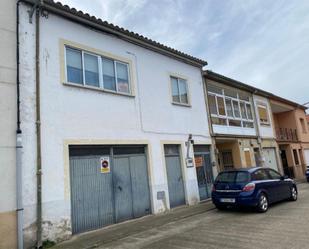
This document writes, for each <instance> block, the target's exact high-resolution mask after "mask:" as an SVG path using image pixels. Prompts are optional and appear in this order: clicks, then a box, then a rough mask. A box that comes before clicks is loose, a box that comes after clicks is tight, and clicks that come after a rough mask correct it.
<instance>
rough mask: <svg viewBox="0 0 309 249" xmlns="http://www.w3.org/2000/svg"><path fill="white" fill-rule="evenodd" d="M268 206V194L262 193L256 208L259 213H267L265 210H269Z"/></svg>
mask: <svg viewBox="0 0 309 249" xmlns="http://www.w3.org/2000/svg"><path fill="white" fill-rule="evenodd" d="M268 207H269V202H268V198H267V196H266V194H264V193H261V194H260V196H259V202H258V205H257V207H256V210H257V211H258V212H259V213H265V212H267V210H268Z"/></svg>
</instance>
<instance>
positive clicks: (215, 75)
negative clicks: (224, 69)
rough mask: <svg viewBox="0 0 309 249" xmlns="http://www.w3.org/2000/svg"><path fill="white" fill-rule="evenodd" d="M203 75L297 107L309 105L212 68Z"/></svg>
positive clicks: (304, 108)
mask: <svg viewBox="0 0 309 249" xmlns="http://www.w3.org/2000/svg"><path fill="white" fill-rule="evenodd" d="M203 76H204V77H206V78H208V79H211V80H217V81H219V82H220V83H223V84H226V85H228V86H231V87H235V88H239V89H241V90H246V91H248V92H250V93H252V94H256V95H260V96H263V97H266V98H270V99H273V100H277V101H280V102H284V103H286V104H289V105H292V106H294V107H296V108H301V109H303V110H307V109H308V107H306V106H304V105H301V104H298V103H296V102H294V101H291V100H289V99H285V98H283V97H280V96H277V95H275V94H273V93H270V92H267V91H265V90H262V89H259V88H256V87H254V86H250V85H248V84H245V83H243V82H240V81H238V80H234V79H232V78H229V77H227V76H224V75H222V74H218V73H216V72H213V71H210V70H204V71H203Z"/></svg>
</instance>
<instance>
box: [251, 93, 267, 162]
mask: <svg viewBox="0 0 309 249" xmlns="http://www.w3.org/2000/svg"><path fill="white" fill-rule="evenodd" d="M256 93H257V90H255V91H254V92H253V94H252V105H253V106H252V107H253V115H254V124H255V130H256V134H257V140H258V145H259V149H260V157H261V158H262V159H263V161H262V160H260V163H261V162H262V165H256V166H262V167H264V166H265V158H264V152H263V146H262V137H261V131H260V128H259V124H258V120H257V113H256V109H255V107H256V105H255V100H254V96H253V95H254V94H256ZM261 158H260V159H261Z"/></svg>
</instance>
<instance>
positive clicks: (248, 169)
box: [220, 167, 262, 173]
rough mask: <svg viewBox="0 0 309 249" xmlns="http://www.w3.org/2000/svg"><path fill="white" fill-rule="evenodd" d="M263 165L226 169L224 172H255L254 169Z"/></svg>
mask: <svg viewBox="0 0 309 249" xmlns="http://www.w3.org/2000/svg"><path fill="white" fill-rule="evenodd" d="M261 168H262V167H250V168H240V169H232V170H225V171H222V172H220V173H223V172H248V173H253V172H254V171H256V170H258V169H261Z"/></svg>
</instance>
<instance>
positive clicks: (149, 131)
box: [21, 9, 211, 242]
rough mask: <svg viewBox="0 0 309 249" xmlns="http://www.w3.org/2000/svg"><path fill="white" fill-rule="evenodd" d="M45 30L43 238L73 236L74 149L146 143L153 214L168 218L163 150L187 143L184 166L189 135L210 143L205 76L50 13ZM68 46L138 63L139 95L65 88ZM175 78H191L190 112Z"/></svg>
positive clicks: (193, 187)
mask: <svg viewBox="0 0 309 249" xmlns="http://www.w3.org/2000/svg"><path fill="white" fill-rule="evenodd" d="M22 18H23V26H22V30H21V35H22V39H23V48H22V66H23V71H22V78H23V81H24V82H26V83H25V84H23V86H22V96H23V102H22V121H23V130H24V140H25V142H24V154H23V161H24V162H25V165H24V168H25V174H24V202H25V228H26V237H27V240H28V241H30V242H31V238H33V234H34V231H35V226H34V222H35V212H34V210H35V204H36V188H35V184H36V174H35V167H36V141H35V71H34V68H33V65H34V64H35V63H34V49H35V43H34V30H35V25H34V24H35V22H33V24H29V23H28V21H27V20H28V19H27V18H28V16H27V13H26V9H25V10H24V13H23V16H22ZM40 25H41V36H40V43H41V46H40V68H41V71H40V75H41V76H40V81H41V125H42V167H43V170H42V172H43V175H42V181H43V186H42V190H43V221H44V224H43V228H44V239H46V238H49V239H51V240H56V241H57V240H59V239H65V238H67V237H68V236H70V234H71V230H70V229H71V227H70V226H71V224H70V208H71V207H70V190H69V188H70V182H69V180H70V179H69V177H68V153H67V146H68V144H85V143H86V144H124V143H126V144H134V143H147V144H148V145H149V147H148V148H149V150H150V153H149V155H150V157H149V164H150V166H151V167H150V168H151V169H150V172H149V174H150V175H151V177H150V179H151V182H150V185H151V186H150V188H151V196H152V200H151V201H152V208H153V211H154V213H158V212H162V211H164V210H165V205H164V203H163V202H162V201H161V200H160V201H158V200H156V193H157V191H162V190H163V191H165V192H166V194H167V201H168V189H167V179H166V173H165V160H164V154H163V147H162V144H164V143H177V144H181V145H182V147H181V148H182V159H183V162H184V160H185V155H186V147H185V144H184V142H185V141H186V140H187V138H188V134H189V133H191V134H193V138H194V139H195V140H196V141H199V143H202V144H211V139H210V137H209V129H208V122H207V115H206V108H205V101H204V95H203V85H202V78H201V72H200V69H199V68H195V67H193V66H190V65H187V64H184V63H182V62H179V61H176V60H173V59H171V58H169V57H165V56H163V55H160V54H156V53H154V52H151V51H148V50H145V49H143V48H141V47H138V46H135V45H132V44H129V43H127V42H124V41H122V40H119V39H117V38H115V37H112V36H108V35H105V34H102V33H99V32H95V31H93V30H90V29H88V28H86V27H83V26H80V25H77V24H74V23H72V22H69V21H66V20H64V19H61V18H59V17H56V16H54V15H51V14H50V15H49V16H48V19H45V18H41V22H40ZM61 39H65V40H69V41H72V42H75V43H79V44H83V45H85V46H88V47H91V48H93V49H97V50H101V51H105V52H108V53H110V54H113V55H115V56H120V57H125V58H127V59H128V60H131V61H132V69H133V70H132V71H133V72H132V73H133V74H132V75H133V82H134V88H135V96H133V97H128V96H120V95H115V94H110V93H105V92H102V91H96V90H89V89H82V88H76V87H72V86H67V85H64V84H63V83H64V82H62V80H61V68H60V67H61V63H60V62H61V60H63V59H62V58H60V49H62V48H61V47H59V44H60V40H61ZM170 74H179V75H182V76H183V77H185V78H186V79H187V81H188V86H189V94H190V96H191V107H184V106H177V105H173V104H172V103H171V96H170V94H171V93H170V81H169V80H170V79H169V77H170ZM196 120H198V122H197V121H196ZM190 154H191V155H192V151H191V153H190ZM182 168H183V174H184V181H185V183H184V184H185V192H186V201H187V203H188V204H194V203H196V202H197V201H198V200H199V195H198V186H197V181H196V172H195V168H187V167H185V165H184V164H183V165H182Z"/></svg>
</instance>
